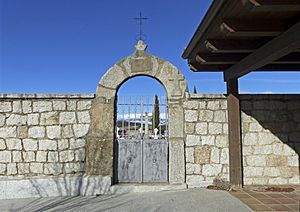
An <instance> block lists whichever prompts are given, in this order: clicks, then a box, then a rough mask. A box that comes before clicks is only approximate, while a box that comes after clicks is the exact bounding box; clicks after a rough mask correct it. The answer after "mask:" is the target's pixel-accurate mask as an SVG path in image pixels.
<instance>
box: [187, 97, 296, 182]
mask: <svg viewBox="0 0 300 212" xmlns="http://www.w3.org/2000/svg"><path fill="white" fill-rule="evenodd" d="M240 99H241V110H242V111H241V122H242V152H243V175H244V184H245V185H257V184H265V185H267V184H269V185H272V184H273V185H274V184H275V185H277V184H299V183H300V177H299V154H300V95H274V94H272V95H240ZM184 113H185V135H186V143H185V157H186V159H185V160H186V182H187V184H188V185H189V187H196V186H205V185H207V184H210V183H211V182H212V181H213V179H215V178H222V179H225V180H228V179H229V173H228V172H229V170H228V169H229V166H228V164H229V161H228V159H229V151H228V120H227V101H226V97H225V96H223V95H199V94H191V96H190V98H189V99H187V101H186V102H184Z"/></svg>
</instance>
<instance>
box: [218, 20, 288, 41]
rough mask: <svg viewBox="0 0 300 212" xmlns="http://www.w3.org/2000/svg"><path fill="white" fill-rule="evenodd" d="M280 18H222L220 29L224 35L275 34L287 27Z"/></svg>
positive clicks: (263, 35) (250, 35)
mask: <svg viewBox="0 0 300 212" xmlns="http://www.w3.org/2000/svg"><path fill="white" fill-rule="evenodd" d="M288 27H289V26H288V24H287V23H284V22H282V21H281V20H238V19H224V20H223V22H222V23H221V26H220V30H221V31H222V32H223V33H224V34H226V36H239V37H243V36H246V37H252V36H254V37H257V36H262V37H266V36H277V35H279V34H280V33H282V32H283V31H285V30H286V29H287V28H288Z"/></svg>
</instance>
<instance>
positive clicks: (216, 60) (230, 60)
mask: <svg viewBox="0 0 300 212" xmlns="http://www.w3.org/2000/svg"><path fill="white" fill-rule="evenodd" d="M247 55H248V53H199V54H197V56H196V61H197V62H198V63H200V64H207V65H214V64H235V63H237V62H239V61H240V60H241V59H243V58H244V57H246V56H247Z"/></svg>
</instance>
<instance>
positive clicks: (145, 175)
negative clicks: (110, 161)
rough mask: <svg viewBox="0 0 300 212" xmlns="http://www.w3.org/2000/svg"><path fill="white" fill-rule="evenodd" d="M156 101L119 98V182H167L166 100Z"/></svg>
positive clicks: (159, 99) (117, 138)
mask: <svg viewBox="0 0 300 212" xmlns="http://www.w3.org/2000/svg"><path fill="white" fill-rule="evenodd" d="M155 98H156V100H155ZM155 98H154V99H153V101H152V98H149V97H148V98H147V97H140V98H137V97H120V98H119V99H118V115H117V121H116V142H117V145H116V146H117V151H116V154H117V155H116V157H117V158H118V159H117V177H118V179H117V181H118V182H167V181H168V141H167V138H168V116H167V114H168V108H167V99H166V98H165V97H157V96H156V97H155ZM155 108H156V109H155ZM157 108H159V109H157Z"/></svg>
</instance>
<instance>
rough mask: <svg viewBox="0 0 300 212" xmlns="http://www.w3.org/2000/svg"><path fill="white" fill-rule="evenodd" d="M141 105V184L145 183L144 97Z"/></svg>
mask: <svg viewBox="0 0 300 212" xmlns="http://www.w3.org/2000/svg"><path fill="white" fill-rule="evenodd" d="M140 104H141V108H140V110H141V117H140V119H141V180H140V181H141V183H142V182H143V175H144V173H143V172H144V158H143V157H144V155H143V137H144V136H143V128H144V127H143V113H144V101H143V96H141V102H140Z"/></svg>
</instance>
